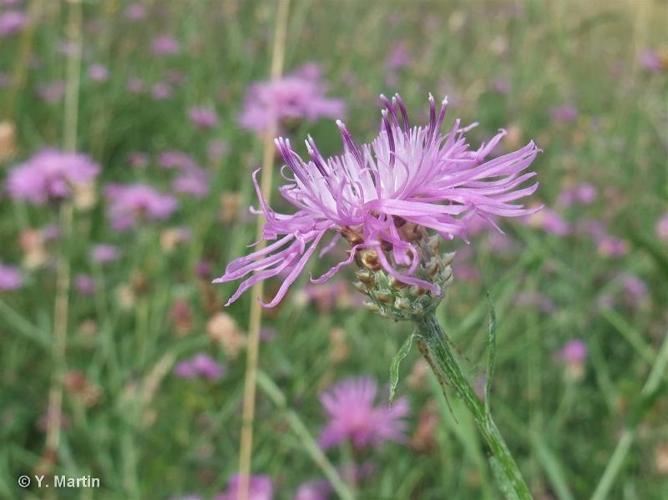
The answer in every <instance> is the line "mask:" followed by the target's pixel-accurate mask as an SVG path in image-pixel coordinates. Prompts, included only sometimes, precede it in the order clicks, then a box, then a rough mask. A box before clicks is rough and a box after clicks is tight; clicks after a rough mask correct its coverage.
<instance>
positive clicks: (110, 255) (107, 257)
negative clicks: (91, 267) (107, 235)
mask: <svg viewBox="0 0 668 500" xmlns="http://www.w3.org/2000/svg"><path fill="white" fill-rule="evenodd" d="M120 255H121V252H120V250H119V249H118V247H115V246H114V245H109V244H106V243H100V244H99V245H95V246H94V247H93V248H92V249H91V251H90V254H89V256H90V260H91V261H92V262H94V263H96V264H107V263H109V262H114V261H116V260H118V259H119V257H120Z"/></svg>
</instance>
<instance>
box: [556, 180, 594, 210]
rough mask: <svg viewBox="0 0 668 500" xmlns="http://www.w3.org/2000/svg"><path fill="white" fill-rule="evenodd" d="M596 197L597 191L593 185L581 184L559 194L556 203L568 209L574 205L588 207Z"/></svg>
mask: <svg viewBox="0 0 668 500" xmlns="http://www.w3.org/2000/svg"><path fill="white" fill-rule="evenodd" d="M597 196H598V189H596V186H594V185H593V184H589V183H588V182H583V183H581V184H578V185H576V186H573V187H572V188H568V189H564V190H563V191H562V192H561V193H560V194H559V200H558V203H559V204H560V205H562V206H565V207H569V206H571V205H574V204H576V203H578V204H580V205H590V204H591V203H593V202H594V201H595V200H596V197H597Z"/></svg>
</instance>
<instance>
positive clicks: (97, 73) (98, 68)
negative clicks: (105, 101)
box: [88, 64, 109, 82]
mask: <svg viewBox="0 0 668 500" xmlns="http://www.w3.org/2000/svg"><path fill="white" fill-rule="evenodd" d="M88 77H89V78H90V79H91V80H93V81H94V82H105V81H107V79H108V78H109V70H108V69H107V67H106V66H103V65H102V64H93V65H92V66H91V67H90V68H88Z"/></svg>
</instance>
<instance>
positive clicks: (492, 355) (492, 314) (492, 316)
mask: <svg viewBox="0 0 668 500" xmlns="http://www.w3.org/2000/svg"><path fill="white" fill-rule="evenodd" d="M485 295H486V297H487V304H488V305H489V327H488V329H487V376H486V378H485V412H486V413H487V414H488V415H489V414H490V413H491V407H490V404H491V403H490V394H491V392H492V380H493V379H494V370H495V368H496V311H495V310H494V304H493V303H492V299H491V298H490V296H489V291H486V292H485Z"/></svg>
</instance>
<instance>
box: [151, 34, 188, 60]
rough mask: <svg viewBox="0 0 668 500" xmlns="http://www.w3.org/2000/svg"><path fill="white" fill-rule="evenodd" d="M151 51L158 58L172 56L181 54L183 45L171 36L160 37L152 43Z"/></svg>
mask: <svg viewBox="0 0 668 500" xmlns="http://www.w3.org/2000/svg"><path fill="white" fill-rule="evenodd" d="M151 51H152V52H153V55H156V56H171V55H175V54H178V53H179V52H181V44H180V43H179V42H178V40H176V39H175V38H174V37H172V36H170V35H160V36H158V37H156V38H154V39H153V41H152V42H151Z"/></svg>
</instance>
